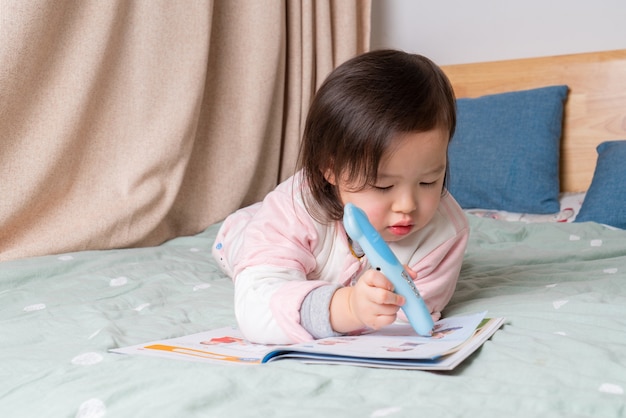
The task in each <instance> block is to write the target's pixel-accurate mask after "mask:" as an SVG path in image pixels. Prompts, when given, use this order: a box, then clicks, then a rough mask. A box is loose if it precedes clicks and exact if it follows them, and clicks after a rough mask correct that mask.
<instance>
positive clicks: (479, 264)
mask: <svg viewBox="0 0 626 418" xmlns="http://www.w3.org/2000/svg"><path fill="white" fill-rule="evenodd" d="M444 70H445V71H446V73H447V74H448V76H449V77H450V79H451V81H452V83H453V85H454V88H455V91H456V93H457V96H458V97H459V129H458V131H457V134H456V135H455V138H454V140H453V141H452V143H451V149H450V166H451V167H450V171H451V172H450V183H449V185H450V190H451V191H452V193H453V194H454V195H455V196H456V195H457V194H458V195H459V196H460V197H459V201H460V202H462V203H463V206H464V208H465V209H466V210H467V216H468V219H469V222H470V227H471V234H470V240H469V244H468V249H467V253H466V257H465V260H464V264H463V268H462V271H461V275H460V279H459V283H458V287H457V289H456V292H455V294H454V297H453V299H452V301H451V303H450V304H449V306H448V307H447V309H446V310H445V312H444V315H446V316H451V315H456V314H461V313H471V312H478V311H482V310H487V311H488V314H489V315H490V316H502V317H505V318H506V321H505V324H504V326H503V327H502V328H501V329H500V330H499V331H498V332H496V333H495V335H494V336H493V337H492V338H491V339H490V340H489V341H487V342H486V343H485V344H484V345H483V346H482V347H481V348H480V349H479V350H478V351H477V352H475V353H474V354H473V355H472V356H471V357H470V358H468V359H467V360H466V361H465V362H463V363H462V364H461V365H460V366H459V367H458V368H456V369H455V370H453V371H451V372H423V371H410V370H386V369H373V368H366V367H355V366H331V365H306V364H302V363H298V362H295V361H291V360H285V361H280V362H276V363H272V364H264V365H260V366H254V367H238V366H230V365H225V366H222V365H207V364H199V363H194V362H184V361H174V360H166V359H159V358H151V357H143V356H124V355H119V354H114V353H110V352H109V351H108V350H109V349H112V348H116V347H123V346H128V345H133V344H139V343H142V342H147V341H153V340H158V339H165V338H170V337H177V336H181V335H185V334H191V333H194V332H200V331H204V330H208V329H213V328H218V327H223V326H229V325H236V323H235V319H234V314H233V309H232V297H233V286H232V283H231V281H230V280H229V279H228V278H227V277H225V276H224V275H223V274H222V273H221V271H220V269H219V268H218V267H217V265H216V264H215V263H214V262H213V259H212V257H211V255H210V253H211V251H210V250H211V245H212V244H213V238H214V237H215V234H216V232H217V229H218V228H219V225H220V223H219V222H218V223H216V224H213V225H211V226H210V227H208V228H207V229H205V230H204V231H202V232H201V233H198V234H196V235H192V236H184V237H178V238H175V239H172V240H169V241H167V242H166V243H164V244H162V245H158V246H155V247H147V248H130V249H117V250H101V251H80V252H71V253H63V254H55V255H48V256H40V257H30V258H23V259H16V260H11V261H6V262H2V263H0V358H1V360H0V415H2V416H11V417H18V416H24V417H38V416H46V417H67V416H72V417H81V418H87V417H89V418H92V417H102V416H105V415H106V416H111V417H122V416H133V417H143V416H146V417H147V416H151V417H174V416H177V417H180V416H184V417H193V416H202V417H226V416H228V417H270V416H272V417H274V416H275V417H291V418H293V417H311V416H341V417H405V416H436V417H460V416H483V417H487V416H498V417H500V416H520V417H529V416H544V417H554V416H559V417H561V416H563V417H565V416H566V417H617V416H626V349H625V347H626V332H625V330H626V230H625V228H626V227H625V226H624V222H626V216H625V214H624V207H625V206H626V197H625V196H626V192H625V190H624V184H626V173H625V171H624V164H623V161H625V158H626V157H624V156H625V155H626V152H625V151H624V150H625V147H626V145H625V144H624V142H623V141H620V140H624V139H626V50H620V51H604V52H593V53H584V54H574V55H564V56H554V57H541V58H532V59H518V60H510V61H499V62H490V63H477V64H463V65H455V66H447V67H444ZM563 86H566V87H563ZM548 102H549V103H548ZM509 105H510V107H509ZM477 121H480V123H478V122H477ZM511 126H513V127H514V128H515V129H513V132H512V133H507V132H504V131H503V130H502V129H505V128H506V129H509V130H511V129H510V128H511ZM520 132H521V133H520ZM485 138H487V139H485ZM487 140H488V141H500V142H493V143H488V144H486V145H485V144H482V142H481V141H487ZM546 143H548V145H546ZM467 147H469V148H470V151H471V152H469V151H468V148H467ZM481 147H482V148H481ZM490 150H491V151H490ZM468 154H469V155H468ZM494 155H495V156H496V157H497V158H496V160H497V161H496V163H494V161H490V160H489V159H488V158H487V157H489V156H491V157H493V156H494ZM465 157H468V158H465ZM468 160H469V161H468ZM539 160H541V161H539ZM502 161H504V162H505V163H506V164H508V166H505V167H504V168H502V167H500V166H499V164H500V162H502ZM507 167H508V168H507ZM502 170H504V171H502ZM479 174H480V175H479ZM620 176H621V177H620ZM505 180H506V181H505ZM503 181H504V184H501V183H502V182H503ZM476 188H478V189H476ZM481 188H482V189H481ZM607 189H608V190H607ZM464 195H468V196H464ZM493 195H496V196H495V197H494V196H493ZM475 196H480V199H481V200H479V201H478V202H472V201H471V198H472V197H475ZM503 196H504V197H503Z"/></svg>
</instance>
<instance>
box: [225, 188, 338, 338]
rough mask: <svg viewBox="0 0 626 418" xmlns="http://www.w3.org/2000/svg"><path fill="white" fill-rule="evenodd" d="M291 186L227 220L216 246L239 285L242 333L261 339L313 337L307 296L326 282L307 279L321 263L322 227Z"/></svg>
mask: <svg viewBox="0 0 626 418" xmlns="http://www.w3.org/2000/svg"><path fill="white" fill-rule="evenodd" d="M291 192H292V190H291V185H290V184H287V185H283V187H280V186H279V188H277V189H276V190H275V191H273V192H271V193H270V194H269V195H268V196H267V197H266V198H265V200H264V201H263V202H262V204H257V205H255V206H254V207H253V208H246V209H243V210H241V211H238V212H235V213H234V214H233V215H231V216H230V217H229V218H227V219H226V220H225V221H224V224H223V225H222V228H221V229H220V231H219V232H218V235H217V239H216V242H215V244H214V247H213V253H214V256H215V258H216V259H217V260H218V262H220V264H221V266H222V268H223V269H224V271H226V272H227V273H228V274H229V275H230V276H231V277H232V278H233V281H234V284H235V315H236V317H237V322H238V325H239V328H240V329H241V331H242V333H243V334H244V335H245V336H246V338H247V339H249V340H251V341H254V342H258V343H271V344H288V343H294V342H301V341H308V340H312V339H313V337H312V336H311V334H310V333H309V332H307V331H306V329H305V328H304V327H302V325H301V318H300V309H301V305H302V303H303V300H304V299H305V297H306V296H307V295H308V294H309V292H311V291H312V290H313V289H316V288H317V287H319V286H324V285H330V284H329V283H327V282H325V281H321V280H308V278H307V276H308V274H309V273H310V272H311V271H313V270H314V269H315V267H316V262H317V261H316V258H315V254H314V251H315V248H316V245H317V243H318V231H317V229H316V228H315V224H314V221H313V220H312V219H311V217H310V216H309V215H308V213H307V212H306V210H305V209H304V207H303V205H302V204H301V203H300V202H298V201H296V200H295V199H293V198H292V193H291Z"/></svg>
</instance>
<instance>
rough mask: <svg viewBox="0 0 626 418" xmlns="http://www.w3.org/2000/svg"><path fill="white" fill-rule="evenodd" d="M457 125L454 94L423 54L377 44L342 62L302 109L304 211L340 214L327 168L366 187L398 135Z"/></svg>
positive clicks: (323, 216)
mask: <svg viewBox="0 0 626 418" xmlns="http://www.w3.org/2000/svg"><path fill="white" fill-rule="evenodd" d="M455 127H456V104H455V97H454V92H453V90H452V87H451V85H450V82H449V81H448V78H447V77H446V76H445V74H444V73H443V71H442V70H441V69H440V68H439V67H438V66H437V65H436V64H434V63H433V62H432V61H431V60H429V59H428V58H426V57H423V56H421V55H417V54H409V53H406V52H402V51H397V50H377V51H371V52H368V53H365V54H362V55H359V56H357V57H354V58H352V59H351V60H349V61H346V62H345V63H343V64H342V65H340V66H339V67H337V68H336V69H335V70H334V71H333V72H332V73H331V74H330V75H329V76H328V78H327V79H326V80H325V81H324V83H323V84H322V85H321V87H320V88H319V90H318V92H317V93H316V95H315V98H314V99H313V102H312V103H311V108H310V109H309V113H308V115H307V120H306V125H305V128H304V136H303V139H302V144H301V146H300V156H299V161H298V164H299V167H300V168H301V169H302V171H303V175H304V181H305V182H306V183H307V184H308V186H309V187H310V189H311V196H310V197H309V196H306V197H305V205H306V208H307V211H308V212H309V213H310V214H311V216H313V217H314V218H315V219H317V220H318V221H320V222H328V221H332V220H339V219H341V217H342V216H343V206H342V203H341V200H340V198H339V190H338V189H337V187H336V186H334V185H332V184H331V183H329V182H328V181H327V180H326V178H325V173H327V172H328V171H329V170H330V172H331V173H333V175H334V178H336V179H342V180H347V181H349V182H350V183H353V182H354V183H355V184H360V185H361V188H363V187H366V186H367V185H371V184H374V183H375V182H376V177H377V174H378V166H379V163H380V161H381V159H382V158H383V156H384V154H385V152H386V151H387V150H388V149H389V148H390V146H392V141H393V139H394V138H395V137H396V136H397V135H398V134H401V133H409V132H426V131H429V130H432V129H436V128H441V129H444V130H446V131H447V132H449V134H450V136H449V138H452V136H453V134H454V130H455ZM357 190H358V189H357Z"/></svg>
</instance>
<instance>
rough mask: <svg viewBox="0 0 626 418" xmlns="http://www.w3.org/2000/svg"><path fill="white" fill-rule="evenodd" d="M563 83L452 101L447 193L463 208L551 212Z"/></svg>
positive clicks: (554, 198)
mask: <svg viewBox="0 0 626 418" xmlns="http://www.w3.org/2000/svg"><path fill="white" fill-rule="evenodd" d="M567 93H568V87H567V86H565V85H560V86H549V87H542V88H537V89H531V90H523V91H515V92H508V93H500V94H493V95H488V96H482V97H478V98H474V99H458V100H457V129H456V133H455V134H454V138H453V139H452V141H451V142H450V146H449V149H448V159H449V160H448V161H449V169H450V171H449V178H448V190H449V191H450V193H451V194H452V195H453V196H454V198H455V199H456V200H457V201H458V202H459V204H460V205H461V207H462V208H464V209H473V208H480V209H493V210H505V211H509V212H517V213H542V214H546V213H556V212H558V211H559V210H560V207H559V192H560V182H559V156H560V152H559V151H560V139H561V126H562V122H563V107H564V102H565V99H566V98H567Z"/></svg>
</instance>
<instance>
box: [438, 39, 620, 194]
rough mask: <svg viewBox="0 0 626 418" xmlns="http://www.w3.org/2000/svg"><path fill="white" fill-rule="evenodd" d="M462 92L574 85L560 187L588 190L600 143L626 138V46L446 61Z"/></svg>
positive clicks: (470, 94)
mask: <svg viewBox="0 0 626 418" xmlns="http://www.w3.org/2000/svg"><path fill="white" fill-rule="evenodd" d="M442 68H443V70H444V71H445V73H446V74H447V75H448V77H449V78H450V81H451V82H452V85H453V86H454V91H455V93H456V95H457V97H459V98H462V97H477V96H482V95H485V94H493V93H502V92H506V91H515V90H525V89H530V88H535V87H543V86H549V85H556V84H566V85H568V86H569V89H570V91H569V96H568V99H567V103H566V105H565V120H564V127H563V138H562V145H561V164H560V170H561V191H564V192H577V191H585V190H587V188H588V187H589V184H590V183H591V178H592V177H593V172H594V169H595V164H596V158H597V154H596V150H595V148H596V146H597V145H598V144H599V143H601V142H603V141H606V140H612V139H626V49H623V50H616V51H602V52H592V53H582V54H572V55H559V56H550V57H541V58H526V59H516V60H507V61H494V62H483V63H474V64H458V65H449V66H443V67H442Z"/></svg>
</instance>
